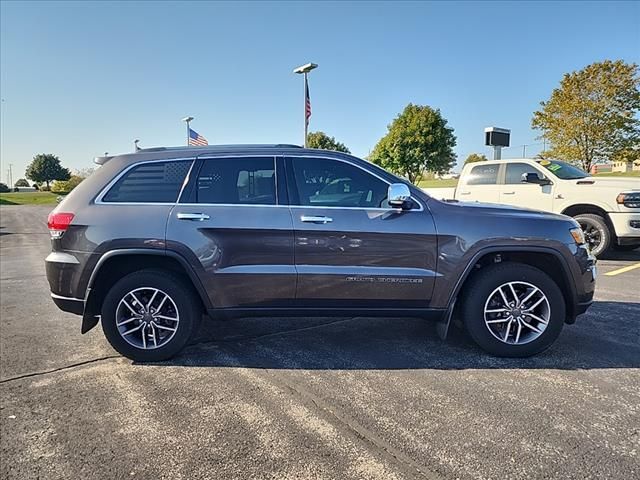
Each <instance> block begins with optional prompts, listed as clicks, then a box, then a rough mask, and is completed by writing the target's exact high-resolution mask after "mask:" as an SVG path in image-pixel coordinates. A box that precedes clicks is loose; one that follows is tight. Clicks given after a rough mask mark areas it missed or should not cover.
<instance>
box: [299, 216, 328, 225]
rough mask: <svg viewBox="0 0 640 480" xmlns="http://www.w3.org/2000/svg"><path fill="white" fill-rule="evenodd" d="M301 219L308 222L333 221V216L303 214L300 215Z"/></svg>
mask: <svg viewBox="0 0 640 480" xmlns="http://www.w3.org/2000/svg"><path fill="white" fill-rule="evenodd" d="M300 221H301V222H306V223H329V222H333V218H331V217H324V216H315V215H302V216H301V217H300Z"/></svg>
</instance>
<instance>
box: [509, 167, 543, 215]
mask: <svg viewBox="0 0 640 480" xmlns="http://www.w3.org/2000/svg"><path fill="white" fill-rule="evenodd" d="M505 167H506V172H505V179H504V184H503V185H501V186H500V203H504V204H505V205H513V206H515V207H523V208H531V209H533V210H544V211H549V212H550V211H552V210H553V187H554V186H553V185H552V184H550V185H538V184H536V183H527V182H523V181H522V176H523V175H525V174H527V173H535V174H537V175H538V176H539V177H540V178H546V177H545V175H544V173H542V172H541V171H540V170H539V169H537V168H536V167H534V166H532V165H529V164H528V163H524V162H513V163H511V162H510V163H507V164H506V165H505Z"/></svg>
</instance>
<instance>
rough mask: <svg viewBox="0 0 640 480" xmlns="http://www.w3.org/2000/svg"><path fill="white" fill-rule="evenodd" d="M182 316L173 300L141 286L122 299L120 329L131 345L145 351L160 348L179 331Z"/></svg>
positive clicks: (163, 293)
mask: <svg viewBox="0 0 640 480" xmlns="http://www.w3.org/2000/svg"><path fill="white" fill-rule="evenodd" d="M179 323H180V314H179V312H178V307H177V306H176V303H175V302H174V301H173V299H172V298H171V297H170V296H169V295H168V294H167V293H165V292H163V291H162V290H160V289H157V288H153V287H140V288H136V289H135V290H131V291H130V292H128V293H127V294H126V295H124V296H123V297H122V299H121V300H120V302H119V303H118V307H117V308H116V327H117V329H118V332H119V333H120V336H121V337H122V338H123V339H124V340H125V341H126V342H127V343H128V344H129V345H132V346H134V347H136V348H140V349H142V350H153V349H156V348H160V347H162V346H164V345H166V344H167V343H169V342H170V341H171V339H172V338H173V337H174V335H175V334H176V332H177V331H178V324H179Z"/></svg>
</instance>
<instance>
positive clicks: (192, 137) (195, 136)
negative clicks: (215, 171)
mask: <svg viewBox="0 0 640 480" xmlns="http://www.w3.org/2000/svg"><path fill="white" fill-rule="evenodd" d="M189 145H194V146H198V147H201V146H203V145H209V142H207V139H206V138H204V137H203V136H202V135H200V134H199V133H198V132H196V131H195V130H191V129H189Z"/></svg>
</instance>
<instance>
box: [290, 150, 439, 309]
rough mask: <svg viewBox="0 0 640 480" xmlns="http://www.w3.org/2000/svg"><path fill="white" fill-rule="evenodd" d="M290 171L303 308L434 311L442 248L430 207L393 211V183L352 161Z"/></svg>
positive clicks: (295, 163) (301, 162) (304, 163)
mask: <svg viewBox="0 0 640 480" xmlns="http://www.w3.org/2000/svg"><path fill="white" fill-rule="evenodd" d="M286 166H287V174H288V176H287V179H288V185H289V193H290V200H291V214H292V217H293V226H294V231H295V259H296V269H297V271H298V287H297V293H296V301H297V304H298V305H299V306H306V307H325V308H424V307H427V306H428V304H429V300H430V298H431V294H432V290H433V283H434V276H435V267H436V258H437V243H436V232H435V227H434V222H433V219H432V217H431V214H430V212H429V211H428V210H427V209H426V208H425V207H424V205H421V204H419V203H417V202H416V203H415V205H414V208H413V209H412V210H409V211H399V210H396V209H391V208H389V207H388V204H387V202H386V199H387V189H388V186H389V183H388V182H386V181H385V180H383V179H382V178H380V177H378V176H376V175H375V174H373V173H372V172H370V171H368V170H366V169H364V168H362V167H361V166H358V165H356V164H353V163H351V162H348V161H346V160H338V159H333V158H319V157H305V156H300V157H297V158H288V159H287V164H286Z"/></svg>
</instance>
